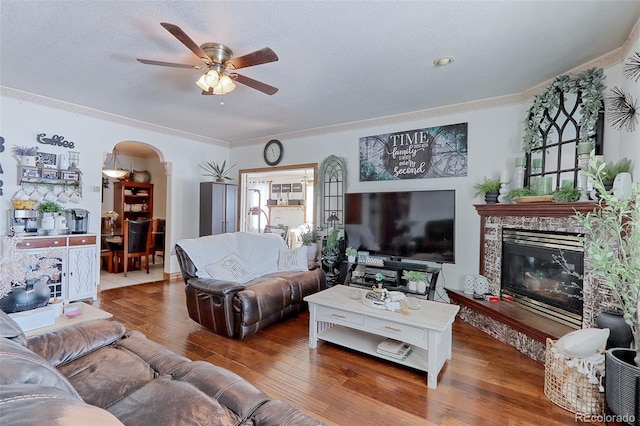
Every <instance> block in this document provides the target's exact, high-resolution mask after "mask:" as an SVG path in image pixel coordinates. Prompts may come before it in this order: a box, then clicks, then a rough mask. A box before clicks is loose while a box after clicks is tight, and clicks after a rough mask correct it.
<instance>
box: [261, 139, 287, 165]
mask: <svg viewBox="0 0 640 426" xmlns="http://www.w3.org/2000/svg"><path fill="white" fill-rule="evenodd" d="M283 154H284V148H283V147H282V142H280V141H279V140H277V139H271V140H270V141H269V142H267V144H266V145H265V146H264V161H265V163H267V164H268V165H270V166H275V165H276V164H278V163H279V162H280V161H282V155H283Z"/></svg>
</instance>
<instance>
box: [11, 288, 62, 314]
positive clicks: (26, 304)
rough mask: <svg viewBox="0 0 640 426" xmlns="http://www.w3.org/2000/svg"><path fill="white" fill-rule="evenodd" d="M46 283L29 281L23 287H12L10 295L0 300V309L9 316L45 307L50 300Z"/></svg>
mask: <svg viewBox="0 0 640 426" xmlns="http://www.w3.org/2000/svg"><path fill="white" fill-rule="evenodd" d="M47 281H48V280H46V279H45V280H38V281H30V282H28V283H27V284H26V285H24V286H18V287H13V289H12V290H11V293H9V294H7V295H6V296H5V297H3V298H2V299H0V309H1V310H3V311H4V312H6V313H7V314H10V313H13V312H22V311H28V310H30V309H35V308H41V307H43V306H47V304H48V303H49V299H50V298H51V290H50V289H49V286H48V285H47Z"/></svg>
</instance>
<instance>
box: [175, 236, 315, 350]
mask: <svg viewBox="0 0 640 426" xmlns="http://www.w3.org/2000/svg"><path fill="white" fill-rule="evenodd" d="M175 252H176V256H177V258H178V263H179V264H180V270H181V271H182V276H183V278H184V281H185V284H186V288H185V291H186V295H187V310H188V311H189V316H190V317H191V318H192V319H193V320H194V321H196V322H198V323H199V324H202V325H203V326H205V327H207V328H209V329H210V330H212V331H213V332H215V333H217V334H220V335H222V336H227V337H235V338H244V337H246V336H249V335H251V334H254V333H256V332H258V330H260V329H262V328H264V327H266V326H268V325H269V324H273V323H275V322H277V321H280V320H282V319H284V318H287V317H290V316H292V315H295V314H296V313H298V312H301V311H302V310H303V309H304V308H305V307H306V303H305V302H304V301H303V298H304V297H305V296H308V295H310V294H313V293H316V292H318V291H320V290H324V289H325V288H326V287H327V280H326V276H325V273H324V272H323V271H322V268H320V265H318V264H316V263H308V262H307V259H306V247H304V246H303V247H301V248H299V249H289V248H288V247H287V245H286V244H285V242H284V240H283V239H282V238H281V237H280V236H278V235H276V234H270V233H264V234H255V233H250V232H233V233H226V234H219V235H208V236H204V237H199V238H193V239H185V240H181V241H178V243H177V244H176V246H175Z"/></svg>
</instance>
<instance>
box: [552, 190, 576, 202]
mask: <svg viewBox="0 0 640 426" xmlns="http://www.w3.org/2000/svg"><path fill="white" fill-rule="evenodd" d="M579 199H580V190H579V189H577V188H574V187H573V186H563V187H560V188H558V189H557V190H556V191H555V192H554V193H553V201H554V202H555V203H574V202H576V201H578V200H579Z"/></svg>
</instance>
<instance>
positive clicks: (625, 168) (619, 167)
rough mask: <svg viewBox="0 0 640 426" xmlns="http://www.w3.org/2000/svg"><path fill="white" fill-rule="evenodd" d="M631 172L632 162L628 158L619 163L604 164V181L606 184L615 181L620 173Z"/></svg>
mask: <svg viewBox="0 0 640 426" xmlns="http://www.w3.org/2000/svg"><path fill="white" fill-rule="evenodd" d="M630 171H631V160H629V159H628V158H623V159H621V160H620V161H618V162H617V163H614V162H613V161H609V162H608V163H605V164H604V168H603V169H602V174H603V176H602V180H603V181H604V182H607V181H613V180H614V179H615V178H616V176H618V174H619V173H625V172H630Z"/></svg>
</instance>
